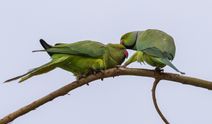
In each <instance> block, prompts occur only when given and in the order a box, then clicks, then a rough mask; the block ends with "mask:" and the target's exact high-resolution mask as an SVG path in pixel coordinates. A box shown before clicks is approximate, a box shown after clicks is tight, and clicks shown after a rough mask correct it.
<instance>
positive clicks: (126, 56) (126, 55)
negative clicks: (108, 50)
mask: <svg viewBox="0 0 212 124" xmlns="http://www.w3.org/2000/svg"><path fill="white" fill-rule="evenodd" d="M124 55H125V58H128V52H127V50H125V51H124Z"/></svg>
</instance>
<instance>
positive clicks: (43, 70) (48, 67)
mask: <svg viewBox="0 0 212 124" xmlns="http://www.w3.org/2000/svg"><path fill="white" fill-rule="evenodd" d="M54 68H55V63H53V62H52V61H51V62H49V63H47V64H44V65H42V66H40V67H37V68H35V69H33V70H31V71H29V72H27V73H25V74H23V75H20V76H17V77H14V78H11V79H8V80H6V81H5V82H4V83H7V82H10V81H13V80H17V79H20V80H19V83H21V82H23V81H25V80H27V79H29V78H31V77H32V76H35V75H40V74H43V73H46V72H49V71H51V70H53V69H54Z"/></svg>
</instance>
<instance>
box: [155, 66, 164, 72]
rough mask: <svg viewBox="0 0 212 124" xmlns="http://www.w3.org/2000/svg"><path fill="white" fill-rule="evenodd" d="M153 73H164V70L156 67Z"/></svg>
mask: <svg viewBox="0 0 212 124" xmlns="http://www.w3.org/2000/svg"><path fill="white" fill-rule="evenodd" d="M155 71H156V72H164V69H161V68H159V67H156V68H155Z"/></svg>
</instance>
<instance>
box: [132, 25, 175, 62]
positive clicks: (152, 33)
mask: <svg viewBox="0 0 212 124" xmlns="http://www.w3.org/2000/svg"><path fill="white" fill-rule="evenodd" d="M136 48H137V50H141V51H143V50H145V51H148V53H149V54H150V55H152V54H155V53H157V55H156V56H157V57H162V56H161V53H162V54H163V55H165V56H168V58H169V59H170V60H173V59H174V56H175V50H176V48H175V44H174V39H173V38H172V37H171V36H170V35H168V34H166V33H165V32H163V31H160V30H156V29H148V30H146V31H144V32H142V33H140V34H139V36H138V39H137V41H136ZM149 49H151V50H150V51H149ZM158 51H160V52H158ZM152 52H154V53H152ZM159 54H160V55H159Z"/></svg>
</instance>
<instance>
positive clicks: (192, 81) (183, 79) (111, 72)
mask: <svg viewBox="0 0 212 124" xmlns="http://www.w3.org/2000/svg"><path fill="white" fill-rule="evenodd" d="M119 75H134V76H145V77H152V78H157V79H159V80H169V81H175V82H177V83H183V84H188V85H192V86H197V87H201V88H206V89H209V90H212V82H210V81H206V80H202V79H197V78H193V77H187V76H182V75H179V74H172V73H159V72H155V71H154V70H147V69H136V68H119V69H117V68H112V69H108V70H105V71H104V72H100V73H97V74H95V75H90V76H88V77H86V78H83V79H81V80H79V81H73V82H72V83H70V84H68V85H66V86H64V87H62V88H60V89H58V90H56V91H54V92H52V93H50V94H48V95H46V96H44V97H42V98H40V99H38V100H36V101H34V102H32V103H31V104H28V105H26V106H24V107H22V108H20V109H18V110H17V111H15V112H13V113H11V114H9V115H7V116H5V117H3V118H2V119H1V120H0V124H7V123H9V122H11V121H13V120H14V119H16V118H17V117H20V116H22V115H24V114H26V113H28V112H30V111H32V110H34V109H36V108H38V107H39V106H41V105H43V104H45V103H47V102H49V101H51V100H53V99H55V98H57V97H59V96H63V95H65V94H67V93H68V92H69V91H71V90H73V89H75V88H78V87H80V86H82V85H84V84H88V83H90V82H92V81H94V80H98V79H102V78H107V77H114V76H119Z"/></svg>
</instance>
